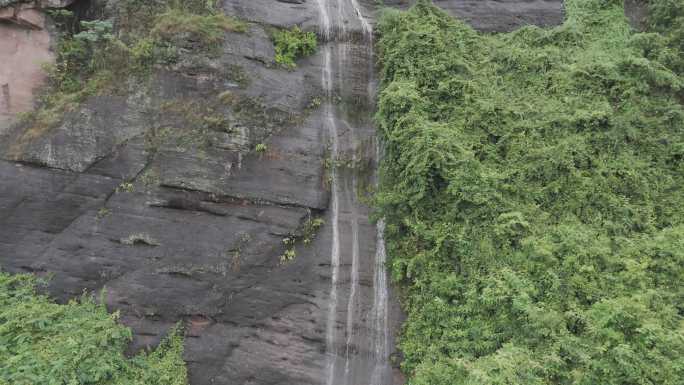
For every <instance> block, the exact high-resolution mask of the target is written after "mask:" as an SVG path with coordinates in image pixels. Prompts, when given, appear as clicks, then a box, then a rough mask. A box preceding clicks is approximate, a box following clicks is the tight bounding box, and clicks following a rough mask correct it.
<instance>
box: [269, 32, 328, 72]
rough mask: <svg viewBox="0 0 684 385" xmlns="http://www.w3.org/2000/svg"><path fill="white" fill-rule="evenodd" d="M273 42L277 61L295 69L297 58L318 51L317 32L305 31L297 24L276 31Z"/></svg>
mask: <svg viewBox="0 0 684 385" xmlns="http://www.w3.org/2000/svg"><path fill="white" fill-rule="evenodd" d="M273 44H274V45H275V52H276V55H275V61H276V63H278V64H280V65H281V66H283V67H285V68H288V69H294V68H295V67H297V64H296V63H295V60H297V59H298V58H300V57H303V56H307V55H311V54H313V53H314V52H316V47H317V45H318V42H317V40H316V34H315V33H313V32H304V31H302V30H301V29H300V28H299V27H297V26H295V27H293V28H292V29H290V30H280V31H275V32H274V33H273Z"/></svg>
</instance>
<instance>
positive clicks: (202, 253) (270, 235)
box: [0, 0, 562, 385]
mask: <svg viewBox="0 0 684 385" xmlns="http://www.w3.org/2000/svg"><path fill="white" fill-rule="evenodd" d="M320 1H322V2H323V4H328V5H327V7H328V10H329V11H330V13H331V14H334V15H335V16H334V17H332V18H333V20H334V29H335V33H334V34H332V35H329V36H325V35H324V34H321V47H320V49H319V50H318V52H317V53H316V54H314V55H312V56H310V57H307V58H304V59H301V60H300V61H299V62H298V67H297V69H295V70H294V71H287V70H283V69H281V68H278V67H277V66H275V65H274V63H273V61H274V50H273V45H272V43H271V41H270V38H269V33H268V29H269V28H272V27H291V26H294V25H300V26H302V27H303V28H304V29H306V30H310V31H315V32H318V33H319V34H320V31H322V30H323V29H322V27H321V24H322V15H321V2H320ZM320 1H319V0H225V1H224V2H223V5H222V7H223V8H222V9H223V11H224V12H226V13H227V14H229V15H232V16H235V17H238V18H241V19H244V20H247V21H249V22H250V27H249V31H248V32H247V33H245V34H236V33H229V34H228V35H227V37H226V41H225V44H224V46H223V48H222V53H221V55H220V56H219V57H218V58H214V59H206V60H204V59H203V60H201V61H199V62H198V61H192V60H187V61H182V62H181V63H178V64H176V65H174V66H172V67H164V68H161V67H160V68H157V69H156V70H155V73H154V75H153V76H152V79H151V80H150V82H149V84H146V85H140V84H130V85H127V87H128V89H129V92H128V93H126V94H125V95H117V96H97V97H92V98H90V99H89V100H87V101H86V102H85V103H84V104H83V105H82V106H81V107H80V108H79V109H77V110H76V111H72V112H70V113H68V114H67V115H66V116H65V117H64V119H63V120H62V122H61V123H60V124H58V125H57V126H56V127H53V128H51V129H48V130H42V131H40V132H31V131H30V130H29V129H28V128H27V127H24V126H22V125H21V124H13V125H10V124H9V123H8V122H9V120H10V118H12V117H15V116H16V114H17V113H18V112H20V111H25V110H28V109H30V108H31V106H32V103H33V99H32V98H33V96H32V95H33V90H34V89H35V87H36V86H38V85H39V84H40V83H41V82H42V81H43V74H42V72H41V71H40V65H39V64H40V63H39V62H41V61H46V60H47V61H49V60H50V59H51V57H52V56H51V55H52V53H51V52H50V49H49V47H50V45H51V44H52V42H51V36H50V33H49V31H48V30H47V29H30V28H26V27H25V26H17V25H10V24H4V23H0V63H2V64H1V65H0V159H2V160H0V181H1V182H0V267H1V268H2V269H3V270H6V271H10V272H16V273H18V272H32V273H36V274H39V275H47V274H50V275H52V279H51V281H50V282H51V283H50V287H49V291H50V293H51V294H52V295H53V296H55V297H56V298H57V299H59V300H60V301H66V300H68V299H69V298H73V297H75V296H78V295H80V294H81V293H83V291H84V290H89V291H99V290H101V289H102V288H106V289H107V291H106V293H107V303H108V306H109V307H110V308H111V309H112V310H114V309H116V310H120V311H121V314H122V320H123V322H125V323H126V324H127V325H129V326H131V327H132V328H133V330H134V335H135V337H134V342H133V344H132V346H131V351H135V350H137V349H140V348H143V347H146V346H154V345H155V344H156V343H158V342H159V340H160V338H162V337H163V336H164V334H165V333H166V331H167V330H168V329H169V328H170V327H171V326H172V325H174V324H175V323H176V322H178V321H182V322H184V324H185V326H186V330H187V338H186V350H185V359H186V360H187V362H188V367H189V374H190V381H191V384H192V385H204V384H207V385H208V384H250V385H257V384H258V385H266V384H273V385H275V384H292V385H295V384H296V385H307V384H312V385H313V384H324V383H327V382H326V381H327V376H328V374H329V371H330V357H331V355H335V356H336V357H343V356H344V355H345V354H346V355H349V354H351V355H353V356H354V359H353V360H352V363H351V365H352V366H359V365H363V364H364V362H365V361H367V360H368V357H370V356H372V352H370V351H368V347H367V346H366V345H364V344H365V343H366V342H367V341H364V340H367V339H368V338H367V337H369V336H370V335H371V334H372V330H370V328H371V326H370V325H369V323H370V319H369V317H370V316H369V315H368V314H369V313H370V312H371V309H372V308H373V307H374V306H375V305H374V303H373V301H374V297H373V289H374V284H375V283H374V279H376V278H374V277H376V275H375V273H376V272H375V269H376V266H375V265H374V262H373V261H374V259H373V258H374V255H375V254H376V248H377V246H378V243H377V237H376V226H375V224H374V223H372V222H371V221H370V220H369V219H368V215H369V211H370V210H369V208H368V207H367V206H365V204H364V203H363V200H362V199H361V198H360V195H363V194H362V193H360V191H361V192H362V191H363V190H364V188H369V187H371V186H372V185H373V183H374V178H375V173H374V169H375V167H376V163H377V159H376V156H375V154H376V151H375V148H376V144H377V140H376V136H375V132H374V129H373V125H372V120H371V119H370V117H371V116H372V110H373V108H374V107H373V101H372V97H373V89H374V88H375V86H376V84H375V76H374V74H373V60H374V59H373V57H372V54H371V52H372V50H370V49H369V48H370V46H369V44H371V42H370V41H369V40H368V39H362V38H360V36H361V35H362V32H363V25H362V22H361V21H360V20H361V19H360V18H359V14H361V15H362V16H363V17H364V18H365V19H367V20H369V22H370V23H373V19H374V15H375V8H374V7H375V4H376V2H375V1H372V0H365V1H361V0H359V1H358V2H357V1H354V2H352V0H331V2H329V3H326V1H324V0H320ZM9 3H17V2H16V1H12V0H9ZM22 3H24V2H22ZM49 3H50V5H51V6H61V5H64V4H65V2H60V1H57V2H49ZM353 3H356V5H358V6H359V12H357V9H356V8H355V7H354V6H353ZM395 3H396V4H395V5H396V6H407V5H408V2H407V1H404V2H402V1H399V0H398V1H395ZM436 3H437V4H438V5H440V6H443V7H444V8H445V9H447V10H448V11H450V12H452V13H453V14H455V15H457V16H461V17H464V18H465V19H466V20H467V21H468V22H470V23H472V24H473V25H474V26H475V27H477V28H480V29H483V30H486V31H502V30H510V29H512V28H515V27H517V26H520V25H525V24H530V23H536V24H540V25H551V24H557V23H559V22H561V21H562V4H561V2H560V1H543V0H528V1H523V0H520V1H503V0H502V1H437V2H436ZM26 4H35V3H33V2H28V3H26ZM15 5H16V4H11V6H12V7H13V6H15ZM6 6H10V4H8V0H0V7H6ZM0 17H1V16H0ZM329 53H332V57H333V60H334V62H333V65H332V71H333V73H334V80H333V83H334V84H333V88H334V90H333V92H334V94H335V96H336V100H339V101H340V102H339V103H337V104H336V105H335V106H334V109H335V111H334V117H333V120H334V126H335V127H337V130H336V132H337V136H336V137H335V138H333V137H331V133H330V130H329V126H330V123H329V120H330V119H329V118H330V115H329V114H327V113H326V111H327V109H324V108H321V106H320V100H321V99H324V98H325V94H326V90H325V87H324V86H323V84H322V82H321V79H322V74H325V70H326V63H329V61H327V60H328V59H326V55H327V54H329ZM6 84H9V92H8V95H9V98H8V97H7V95H5V94H4V93H3V92H4V88H3V87H4V85H6ZM328 112H329V111H328ZM3 119H5V125H4V128H3V123H2V121H3ZM208 122H209V123H208ZM333 139H334V140H333ZM334 141H335V142H336V143H337V144H338V146H337V158H338V160H340V161H342V160H343V161H345V163H346V164H347V166H344V167H342V166H340V167H339V168H338V170H337V173H336V175H337V176H336V178H338V179H336V180H337V181H338V182H337V185H338V187H337V188H338V190H336V191H338V192H339V210H338V211H337V216H336V218H337V221H335V218H333V215H332V213H333V210H331V201H332V194H331V172H330V159H331V151H332V148H331V143H333V142H334ZM257 145H263V146H259V147H260V148H261V150H259V151H256V150H255V149H256V148H257ZM349 161H351V162H349ZM349 165H352V166H353V167H348V166H349ZM318 217H320V218H323V220H324V224H323V226H322V227H321V228H320V229H318V230H317V231H316V232H315V233H313V234H310V233H306V227H307V226H306V224H307V223H308V222H309V221H311V220H312V219H313V218H318ZM333 223H337V226H333V225H332V224H333ZM335 228H336V229H335ZM336 231H337V232H336ZM305 233H306V234H305ZM335 234H336V235H335ZM293 236H294V237H297V236H298V238H297V239H298V240H297V242H296V243H295V245H294V248H295V250H296V257H295V258H294V259H293V260H292V261H289V262H285V263H283V262H282V260H281V256H282V255H283V254H284V253H285V252H286V250H287V249H288V248H290V245H289V241H288V239H291V238H292V237H293ZM304 239H308V240H309V242H304ZM335 239H337V241H338V242H339V244H340V246H341V247H340V250H339V257H340V261H339V265H338V266H337V267H338V268H339V272H338V273H339V276H338V277H337V279H338V288H339V291H338V292H337V293H336V296H338V298H339V305H338V306H337V307H335V308H334V309H333V311H332V313H334V315H335V317H334V320H335V322H333V324H332V328H333V331H332V333H333V334H334V335H335V336H336V337H335V341H339V346H338V345H337V342H336V343H335V344H333V345H334V346H329V345H330V344H329V343H328V342H327V340H326V335H327V334H328V335H329V333H330V332H329V330H327V329H328V328H329V326H330V314H331V311H330V307H331V303H332V301H331V279H332V271H333V269H332V267H333V266H331V263H332V262H331V245H332V244H333V242H335ZM284 241H285V242H284ZM354 261H356V262H354ZM354 272H356V273H354ZM352 283H353V284H352ZM352 288H354V289H352ZM350 298H353V300H352V299H350ZM350 314H353V315H354V316H353V317H350ZM350 318H352V319H351V322H348V321H349V319H350ZM389 321H390V322H389V326H388V327H389V328H390V329H391V332H392V335H394V334H395V333H396V332H397V331H398V330H399V325H400V322H401V314H400V310H399V307H398V304H397V301H396V299H395V298H391V301H390V310H389ZM341 341H345V343H344V344H343V343H342V342H341ZM392 353H393V354H394V355H396V352H394V351H393V352H392ZM394 375H395V378H394V380H393V381H394V383H396V384H401V383H403V382H402V381H403V379H402V377H401V376H400V375H399V374H398V370H396V368H395V370H394ZM355 381H357V383H354V384H351V385H369V384H365V383H358V381H361V380H355Z"/></svg>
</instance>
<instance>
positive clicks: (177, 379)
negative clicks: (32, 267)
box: [0, 272, 187, 385]
mask: <svg viewBox="0 0 684 385" xmlns="http://www.w3.org/2000/svg"><path fill="white" fill-rule="evenodd" d="M37 284H38V281H37V280H36V278H35V277H33V276H31V275H23V274H22V275H9V274H6V273H2V272H0V384H13V385H29V384H31V385H33V384H36V385H38V384H84V385H86V384H87V385H185V384H187V372H186V369H185V363H184V362H183V359H182V355H183V340H182V337H181V331H180V330H179V329H178V328H176V329H173V330H172V331H171V333H170V334H169V336H168V337H167V338H166V340H165V341H164V342H162V344H161V345H160V346H159V347H157V349H156V350H154V351H152V352H142V353H140V354H138V355H137V356H134V357H132V358H128V357H126V355H125V354H124V352H125V350H126V348H127V346H128V344H129V343H130V341H131V339H132V333H131V330H130V329H129V328H127V327H125V326H122V325H120V324H119V323H118V320H119V314H118V313H113V314H109V313H108V312H107V309H106V307H105V306H104V305H103V303H104V301H103V300H102V299H101V300H100V301H99V303H97V302H95V300H94V299H93V297H92V296H90V295H83V296H82V297H81V298H80V299H78V300H72V301H69V302H68V303H66V304H64V305H60V304H56V303H54V302H53V301H51V300H50V299H49V298H48V297H46V296H44V295H40V294H38V292H37V291H36V285H37ZM103 297H104V296H103Z"/></svg>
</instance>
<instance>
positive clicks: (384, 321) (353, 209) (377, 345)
mask: <svg viewBox="0 0 684 385" xmlns="http://www.w3.org/2000/svg"><path fill="white" fill-rule="evenodd" d="M317 3H318V6H319V9H320V32H321V36H322V38H323V40H324V41H325V43H326V45H325V49H324V53H325V54H324V65H323V70H322V75H321V82H322V85H323V89H324V91H325V93H326V99H327V100H326V102H325V105H324V109H323V112H324V122H325V124H326V125H327V130H328V132H329V135H330V139H331V151H332V154H331V158H332V167H331V190H332V191H331V200H332V202H331V210H332V212H331V221H332V223H331V225H332V246H331V264H330V266H331V267H330V268H331V270H332V271H331V276H332V279H331V280H332V282H331V288H330V295H329V301H330V302H329V310H328V316H327V322H326V348H327V365H326V371H327V379H326V384H327V385H390V384H391V383H392V379H391V367H390V365H389V354H390V334H389V333H390V331H389V294H388V290H389V288H388V282H387V273H386V271H385V261H386V254H385V244H384V222H383V221H379V222H378V223H377V225H376V231H377V233H376V237H375V238H376V239H375V244H376V250H375V256H374V261H373V262H374V263H373V265H372V266H373V270H374V271H373V302H372V309H371V310H370V314H357V313H358V312H359V310H358V308H359V304H358V301H361V299H362V298H361V297H359V296H360V293H361V287H360V282H359V281H360V278H359V267H360V265H361V261H360V250H359V220H360V219H361V218H362V216H361V215H359V214H358V210H357V205H358V204H359V203H358V202H355V198H354V193H355V192H356V190H357V185H358V181H357V175H356V173H355V172H352V175H351V191H350V189H349V187H348V186H347V187H342V186H341V185H340V175H339V172H338V170H337V169H336V168H337V167H336V165H337V160H338V159H339V156H340V143H339V140H340V137H339V134H340V133H339V129H338V124H339V123H338V122H341V123H344V124H345V127H344V128H348V130H349V135H350V137H351V139H350V141H351V143H352V146H351V147H352V162H354V163H355V162H356V161H357V158H356V151H355V150H354V149H353V147H354V140H355V131H354V127H353V126H352V125H349V124H347V123H346V122H344V121H343V119H340V117H338V116H337V115H338V113H337V110H336V108H335V106H334V105H333V100H334V96H335V95H334V93H335V84H334V82H333V79H335V78H337V79H338V82H340V84H342V80H343V74H342V73H341V71H338V73H335V71H334V70H333V68H334V65H333V64H334V63H333V53H334V52H333V47H334V46H337V48H338V49H337V52H336V53H337V57H336V58H335V59H336V60H337V62H339V63H347V62H348V58H347V48H346V47H345V46H344V44H342V43H341V42H336V41H335V40H336V39H347V38H348V37H349V36H347V34H348V30H347V29H348V28H347V25H346V24H347V23H346V20H345V15H347V14H348V13H352V16H353V17H355V18H356V19H357V21H358V22H359V24H360V25H361V30H362V33H363V37H364V42H366V43H367V49H368V57H369V59H368V60H369V61H370V63H369V72H370V73H371V74H372V69H373V59H372V57H373V56H372V50H373V28H372V26H371V24H370V23H369V22H368V20H367V19H366V18H365V17H364V16H363V14H362V11H361V8H360V6H359V4H358V1H357V0H317ZM348 5H351V9H349V8H347V6H348ZM347 10H349V12H347ZM368 93H369V97H372V94H373V84H372V76H371V80H369V84H368ZM377 154H378V155H379V151H378V152H377ZM342 181H344V177H342ZM340 194H343V195H342V198H343V199H344V205H345V208H346V210H347V211H348V212H346V213H345V215H347V216H348V217H349V220H350V225H351V239H350V242H351V244H349V245H346V244H345V245H344V247H345V250H351V266H350V280H349V287H348V293H349V294H348V298H347V304H346V305H347V306H346V313H347V317H346V320H345V325H344V326H345V336H346V338H344V339H343V340H341V339H339V338H338V332H337V323H338V321H339V320H338V307H339V305H340V303H339V302H340V294H342V295H344V293H345V292H344V291H342V292H341V291H340V290H343V285H342V282H340V269H341V258H340V248H341V246H342V245H341V244H340V238H341V237H340V198H341V195H340ZM346 205H348V206H349V207H346ZM344 289H347V288H344ZM367 311H368V310H366V312H367ZM366 318H367V319H368V321H367V322H368V325H367V326H366V327H367V328H368V329H369V332H370V335H369V337H370V338H368V339H364V338H362V336H357V335H355V324H359V323H362V322H363V321H362V320H366ZM355 339H356V340H355ZM359 340H362V343H364V344H367V345H368V346H362V347H358V346H355V345H354V344H355V341H356V344H358V343H359ZM342 344H344V346H341V345H342ZM359 351H364V352H365V351H367V352H369V353H368V354H369V355H370V357H363V358H361V357H357V354H359V353H358V352H359ZM358 362H363V365H359V364H358Z"/></svg>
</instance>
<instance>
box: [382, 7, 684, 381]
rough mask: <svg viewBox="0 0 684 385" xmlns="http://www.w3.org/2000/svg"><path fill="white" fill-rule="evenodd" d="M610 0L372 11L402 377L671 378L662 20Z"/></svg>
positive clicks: (678, 284)
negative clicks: (541, 9) (539, 13)
mask: <svg viewBox="0 0 684 385" xmlns="http://www.w3.org/2000/svg"><path fill="white" fill-rule="evenodd" d="M621 3H622V2H620V1H596V0H568V1H566V2H565V8H566V16H567V20H566V21H565V23H564V24H563V25H561V26H559V27H556V28H551V29H541V28H537V27H525V28H522V29H520V30H517V31H514V32H511V33H507V34H498V35H485V34H479V33H477V32H475V31H474V30H472V29H471V28H470V27H469V26H467V25H466V24H465V23H463V22H461V21H458V20H455V19H453V18H452V17H450V16H448V15H447V14H445V13H444V12H443V11H441V10H439V9H438V8H436V7H434V6H433V5H431V4H430V2H429V1H425V0H420V1H418V4H417V5H416V6H415V7H413V8H412V9H411V10H410V11H408V12H399V11H389V12H387V13H385V14H384V16H383V17H382V19H381V22H380V24H379V30H380V31H379V32H380V35H381V39H380V41H379V51H380V59H381V62H382V66H383V68H382V86H381V92H380V97H379V106H378V114H377V121H378V126H379V130H380V132H381V135H382V137H383V139H384V145H385V158H384V160H383V162H382V163H383V165H382V170H381V173H382V178H381V179H382V183H381V187H380V191H379V193H378V196H377V206H378V211H379V212H378V215H382V216H384V217H385V218H386V220H387V231H386V235H387V242H388V254H389V255H390V262H389V264H390V268H391V271H392V275H393V278H394V279H395V280H396V281H398V282H400V283H401V284H402V285H403V286H404V287H405V291H406V296H405V300H404V306H405V309H406V311H407V313H408V320H407V322H406V324H405V328H404V332H403V335H402V336H401V340H400V347H401V349H402V351H403V353H404V356H405V360H404V362H403V369H404V370H405V372H406V373H407V374H408V375H409V377H410V383H411V384H413V385H459V384H463V385H466V384H468V385H475V384H482V385H485V384H486V385H491V384H502V385H503V384H507V385H513V384H520V385H530V384H540V385H566V384H567V385H570V384H572V385H594V384H602V385H631V384H660V385H678V384H681V381H682V378H684V317H683V315H684V156H683V150H682V149H683V148H684V110H683V108H682V104H681V101H682V99H681V90H682V86H683V84H684V83H683V79H682V72H681V67H678V66H677V60H679V59H681V56H677V55H678V54H675V53H673V47H676V46H677V45H678V44H681V42H682V40H681V38H678V37H676V36H675V35H676V33H674V32H673V30H674V29H676V27H678V26H679V25H682V23H679V24H677V23H676V22H671V21H668V20H670V19H671V18H672V16H673V15H676V14H677V13H675V12H674V11H668V10H663V11H662V12H661V13H662V14H663V15H665V16H663V18H664V21H662V22H661V21H659V19H658V18H657V14H656V18H654V19H652V22H653V23H654V25H663V26H666V27H664V28H661V29H660V30H659V31H660V32H662V34H657V33H653V32H649V33H643V34H637V33H634V32H633V31H631V29H630V27H629V25H628V24H627V23H626V20H625V16H624V10H623V8H622V4H621ZM668 3H669V4H671V5H673V6H674V5H675V4H681V2H674V1H670V2H668ZM658 6H662V5H658ZM658 6H656V8H657V7H658ZM675 19H676V18H675ZM667 26H671V27H672V28H670V27H667ZM671 32H672V34H671Z"/></svg>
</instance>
